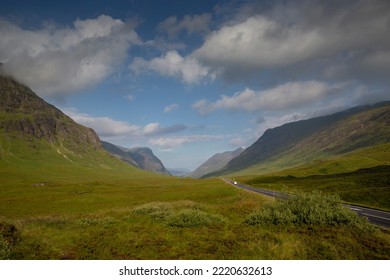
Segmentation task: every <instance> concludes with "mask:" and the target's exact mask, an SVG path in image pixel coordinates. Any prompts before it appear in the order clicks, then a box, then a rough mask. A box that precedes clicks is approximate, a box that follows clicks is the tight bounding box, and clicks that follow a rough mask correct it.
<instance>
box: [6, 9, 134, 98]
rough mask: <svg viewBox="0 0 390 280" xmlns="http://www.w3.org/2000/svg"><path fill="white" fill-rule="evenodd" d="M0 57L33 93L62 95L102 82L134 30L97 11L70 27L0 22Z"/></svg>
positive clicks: (129, 41) (123, 53)
mask: <svg viewBox="0 0 390 280" xmlns="http://www.w3.org/2000/svg"><path fill="white" fill-rule="evenodd" d="M0 33H1V36H0V61H1V62H3V63H4V69H5V72H7V73H8V74H11V75H13V76H15V77H16V78H17V79H18V80H20V81H21V82H23V83H25V84H27V85H28V86H30V87H31V88H33V90H35V91H37V93H39V94H41V95H45V96H55V95H63V94H68V93H71V92H75V91H78V90H81V89H84V88H87V87H91V86H94V85H96V84H98V83H100V82H102V81H103V80H104V79H105V78H107V77H108V76H109V75H110V74H111V73H113V71H114V69H115V67H116V66H117V65H118V64H119V63H120V62H121V61H122V60H123V59H124V58H125V57H126V56H127V51H128V49H129V48H130V47H131V45H132V44H138V43H140V40H139V38H138V35H137V33H136V32H135V31H133V29H132V28H131V27H130V26H129V25H128V24H126V23H125V22H123V21H121V20H118V19H113V18H111V17H110V16H105V15H101V16H99V17H97V18H96V19H86V20H79V19H78V20H76V21H75V22H74V23H73V27H65V28H59V27H55V26H45V27H43V28H41V29H36V30H27V29H23V28H21V27H19V26H17V25H15V24H13V23H11V22H9V21H5V20H2V21H1V22H0Z"/></svg>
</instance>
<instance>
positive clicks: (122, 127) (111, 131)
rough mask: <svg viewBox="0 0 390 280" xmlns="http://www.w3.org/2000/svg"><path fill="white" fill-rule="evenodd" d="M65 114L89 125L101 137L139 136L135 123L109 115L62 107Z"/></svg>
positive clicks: (139, 130)
mask: <svg viewBox="0 0 390 280" xmlns="http://www.w3.org/2000/svg"><path fill="white" fill-rule="evenodd" d="M63 111H64V113H65V114H67V115H68V116H70V117H71V118H72V119H73V120H74V121H75V122H77V123H80V124H82V125H85V126H87V127H90V128H92V129H94V130H95V131H96V133H97V134H98V135H99V136H102V137H120V136H129V137H139V136H140V135H141V131H142V130H141V128H140V127H139V126H137V125H132V124H129V123H127V122H124V121H117V120H113V119H112V118H109V117H92V116H90V115H88V114H83V113H80V112H78V111H77V110H74V109H69V108H68V109H64V110H63Z"/></svg>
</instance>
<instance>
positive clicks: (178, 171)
mask: <svg viewBox="0 0 390 280" xmlns="http://www.w3.org/2000/svg"><path fill="white" fill-rule="evenodd" d="M168 171H169V173H171V174H172V176H177V177H187V176H188V174H190V173H191V171H190V170H188V169H185V168H168Z"/></svg>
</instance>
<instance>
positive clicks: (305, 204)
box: [245, 193, 367, 226]
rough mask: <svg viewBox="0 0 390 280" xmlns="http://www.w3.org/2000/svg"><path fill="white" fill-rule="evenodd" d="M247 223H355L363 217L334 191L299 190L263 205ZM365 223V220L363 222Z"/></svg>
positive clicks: (359, 221) (361, 222)
mask: <svg viewBox="0 0 390 280" xmlns="http://www.w3.org/2000/svg"><path fill="white" fill-rule="evenodd" d="M245 223H246V224H249V225H269V224H274V225H279V224H296V225H328V226H333V225H356V226H357V225H359V224H364V223H365V221H364V220H363V219H360V218H359V217H358V215H357V214H356V213H355V212H353V211H351V210H349V209H347V208H346V207H344V206H343V205H342V204H341V201H340V198H339V197H338V196H335V195H321V194H318V193H311V194H302V195H296V196H293V197H291V198H290V199H288V200H286V201H283V200H278V201H276V202H275V203H272V204H269V205H267V206H265V207H264V208H263V209H262V210H259V211H257V212H255V213H252V214H251V215H250V216H249V217H248V218H247V219H246V220H245ZM366 224H367V223H366Z"/></svg>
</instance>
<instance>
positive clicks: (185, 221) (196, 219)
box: [165, 209, 225, 228]
mask: <svg viewBox="0 0 390 280" xmlns="http://www.w3.org/2000/svg"><path fill="white" fill-rule="evenodd" d="M224 222H225V221H224V219H223V217H221V216H220V215H216V214H210V213H207V212H204V211H201V210H197V209H183V210H179V211H178V212H176V213H170V215H168V216H167V217H166V220H165V224H167V225H168V226H171V227H183V228H184V227H185V228H188V227H200V226H211V225H213V224H214V225H217V224H223V223H224Z"/></svg>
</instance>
